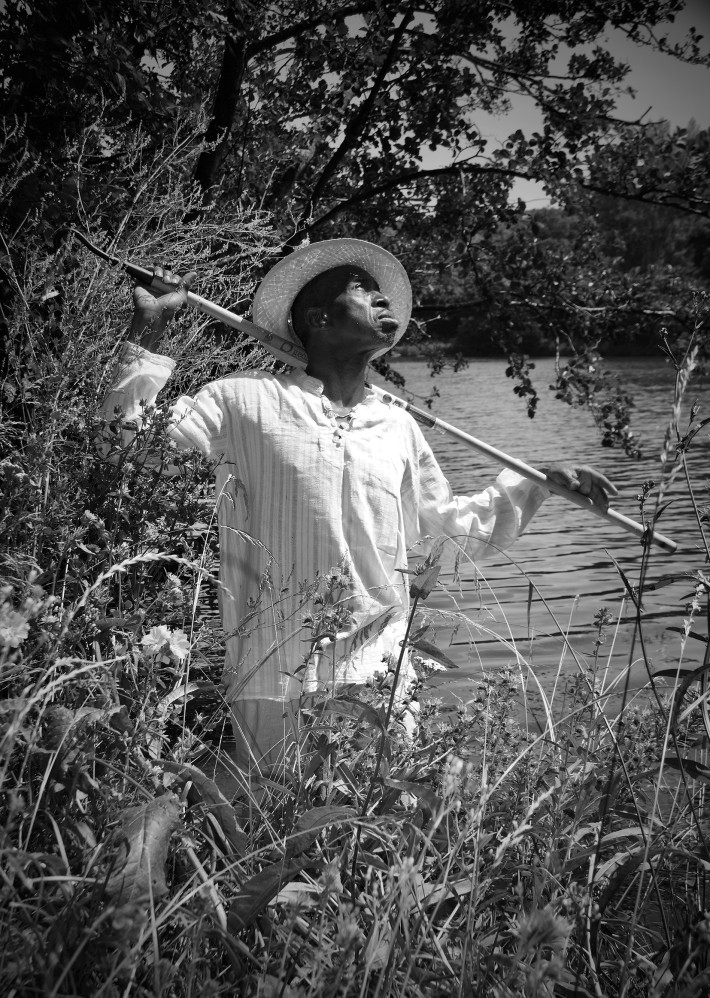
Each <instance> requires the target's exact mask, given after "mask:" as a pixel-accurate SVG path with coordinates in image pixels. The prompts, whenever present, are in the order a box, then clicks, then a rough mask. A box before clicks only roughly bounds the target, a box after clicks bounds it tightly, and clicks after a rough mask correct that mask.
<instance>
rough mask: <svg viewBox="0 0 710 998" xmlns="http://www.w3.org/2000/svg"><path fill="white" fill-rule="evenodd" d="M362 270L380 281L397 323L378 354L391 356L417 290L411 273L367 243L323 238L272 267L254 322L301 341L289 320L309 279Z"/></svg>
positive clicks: (259, 293) (257, 298) (259, 295)
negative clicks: (339, 269) (335, 271)
mask: <svg viewBox="0 0 710 998" xmlns="http://www.w3.org/2000/svg"><path fill="white" fill-rule="evenodd" d="M347 265H351V266H357V267H362V269H363V270H366V271H367V273H368V274H370V276H371V277H374V279H375V280H376V281H377V284H378V286H379V288H380V291H382V292H383V294H385V295H386V296H387V298H388V299H389V306H390V310H391V312H392V314H393V315H394V317H395V319H396V320H397V332H396V334H395V338H394V341H393V342H392V344H391V345H390V346H388V347H385V349H383V350H379V351H378V352H377V353H376V354H375V355H374V356H376V357H379V356H381V355H382V354H383V353H387V351H388V350H391V349H392V347H393V346H394V345H395V343H397V342H398V341H399V340H400V339H401V338H402V336H404V334H405V332H406V329H407V326H408V325H409V319H410V316H411V314H412V288H411V285H410V283H409V278H408V277H407V272H406V270H405V269H404V267H403V266H402V264H401V263H400V262H399V260H397V259H396V257H394V256H392V254H391V253H390V252H389V251H388V250H386V249H382V247H381V246H376V245H375V243H369V242H366V241H365V240H364V239H324V240H323V241H322V242H318V243H311V244H310V245H308V246H302V247H301V248H300V249H297V250H294V252H293V253H291V254H290V255H289V256H287V257H284V259H283V260H280V261H279V262H278V263H277V264H276V266H275V267H273V268H272V269H271V270H270V271H269V272H268V274H267V275H266V277H265V278H264V280H263V281H262V282H261V284H260V285H259V288H258V290H257V292H256V295H255V296H254V302H253V306H252V314H253V317H254V322H255V323H256V324H257V325H258V326H262V327H263V328H264V329H269V330H270V331H271V332H272V333H276V334H278V335H279V336H283V337H284V338H285V339H287V340H291V342H293V343H300V341H299V339H298V337H297V336H296V334H295V333H294V331H293V329H292V327H291V323H290V321H289V319H290V315H291V308H292V306H293V303H294V300H295V298H296V296H297V295H298V293H299V291H301V290H302V289H303V288H304V287H305V286H306V284H308V282H309V281H312V280H313V278H314V277H317V276H318V275H319V274H322V273H323V272H324V271H326V270H331V269H332V268H333V267H342V266H347Z"/></svg>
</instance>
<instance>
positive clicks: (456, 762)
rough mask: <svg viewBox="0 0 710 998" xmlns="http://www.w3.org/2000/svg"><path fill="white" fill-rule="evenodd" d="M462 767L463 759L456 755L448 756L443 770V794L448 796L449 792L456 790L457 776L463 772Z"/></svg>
mask: <svg viewBox="0 0 710 998" xmlns="http://www.w3.org/2000/svg"><path fill="white" fill-rule="evenodd" d="M463 768H464V765H463V759H459V757H458V756H457V755H452V756H450V757H449V761H448V763H447V766H446V770H445V772H444V794H445V795H446V796H447V797H450V796H451V794H453V793H455V792H456V788H457V786H458V782H459V777H460V776H461V774H462V773H463Z"/></svg>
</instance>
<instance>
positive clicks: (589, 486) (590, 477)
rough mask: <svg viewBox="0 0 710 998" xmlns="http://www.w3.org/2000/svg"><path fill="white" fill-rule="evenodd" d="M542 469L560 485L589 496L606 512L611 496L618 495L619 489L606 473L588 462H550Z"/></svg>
mask: <svg viewBox="0 0 710 998" xmlns="http://www.w3.org/2000/svg"><path fill="white" fill-rule="evenodd" d="M540 470H541V471H542V472H543V473H544V474H545V475H547V477H548V478H550V479H552V481H553V482H556V483H557V484H558V485H563V486H564V487H565V488H567V489H570V491H572V492H579V493H580V494H581V495H583V496H589V498H590V499H591V500H592V502H593V503H594V504H595V506H599V507H600V508H601V509H603V510H604V511H605V512H606V510H607V509H608V508H609V498H610V497H611V496H615V495H618V489H617V488H616V486H615V485H613V484H612V483H611V482H610V481H609V479H608V478H607V477H606V475H602V473H601V471H596V470H595V469H594V468H590V467H589V465H586V464H581V465H577V464H566V463H563V462H559V463H556V464H549V465H547V467H544V468H541V469H540Z"/></svg>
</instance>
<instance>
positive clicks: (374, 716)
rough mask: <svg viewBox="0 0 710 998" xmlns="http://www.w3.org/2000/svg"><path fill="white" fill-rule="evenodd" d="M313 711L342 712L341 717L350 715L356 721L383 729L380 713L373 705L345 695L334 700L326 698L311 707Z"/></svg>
mask: <svg viewBox="0 0 710 998" xmlns="http://www.w3.org/2000/svg"><path fill="white" fill-rule="evenodd" d="M313 712H314V713H320V714H342V716H343V717H352V718H353V719H354V720H356V721H366V722H367V723H368V724H370V725H371V726H372V727H373V728H378V729H379V730H380V731H382V730H384V728H383V723H382V719H381V717H380V715H379V714H378V713H377V711H376V710H375V708H374V707H371V706H370V705H369V704H367V703H361V702H360V701H359V700H351V699H349V698H346V697H338V698H337V699H335V700H326V702H325V703H324V704H318V705H317V706H316V707H315V708H313Z"/></svg>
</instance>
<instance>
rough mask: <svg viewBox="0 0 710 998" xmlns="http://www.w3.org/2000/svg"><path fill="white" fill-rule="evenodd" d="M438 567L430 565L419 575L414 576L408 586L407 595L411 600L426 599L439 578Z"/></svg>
mask: <svg viewBox="0 0 710 998" xmlns="http://www.w3.org/2000/svg"><path fill="white" fill-rule="evenodd" d="M440 570H441V566H440V565H431V566H430V567H429V568H426V569H425V570H424V571H423V572H422V573H421V575H415V576H414V578H413V579H412V581H411V583H410V585H409V595H410V596H411V597H412V599H426V598H427V596H428V595H429V593H430V592H431V591H432V589H433V588H434V586H435V585H436V580H437V579H438V578H439V572H440Z"/></svg>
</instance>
